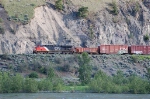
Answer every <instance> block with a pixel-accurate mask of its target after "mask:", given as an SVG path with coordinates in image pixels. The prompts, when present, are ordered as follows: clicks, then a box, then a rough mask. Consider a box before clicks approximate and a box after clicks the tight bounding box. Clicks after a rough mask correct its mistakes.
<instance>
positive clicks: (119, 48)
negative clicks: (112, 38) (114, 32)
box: [98, 45, 128, 54]
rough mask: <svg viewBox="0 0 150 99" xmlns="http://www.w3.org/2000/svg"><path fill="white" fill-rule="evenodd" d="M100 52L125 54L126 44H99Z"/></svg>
mask: <svg viewBox="0 0 150 99" xmlns="http://www.w3.org/2000/svg"><path fill="white" fill-rule="evenodd" d="M98 49H99V53H100V54H127V53H128V45H101V46H99V48H98Z"/></svg>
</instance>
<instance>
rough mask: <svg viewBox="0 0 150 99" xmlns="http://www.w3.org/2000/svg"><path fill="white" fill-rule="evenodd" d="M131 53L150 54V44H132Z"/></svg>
mask: <svg viewBox="0 0 150 99" xmlns="http://www.w3.org/2000/svg"><path fill="white" fill-rule="evenodd" d="M129 54H143V55H146V54H150V46H144V45H131V46H129Z"/></svg>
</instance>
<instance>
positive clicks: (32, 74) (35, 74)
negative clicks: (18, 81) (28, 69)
mask: <svg viewBox="0 0 150 99" xmlns="http://www.w3.org/2000/svg"><path fill="white" fill-rule="evenodd" d="M29 78H38V74H37V73H36V72H32V73H30V74H29Z"/></svg>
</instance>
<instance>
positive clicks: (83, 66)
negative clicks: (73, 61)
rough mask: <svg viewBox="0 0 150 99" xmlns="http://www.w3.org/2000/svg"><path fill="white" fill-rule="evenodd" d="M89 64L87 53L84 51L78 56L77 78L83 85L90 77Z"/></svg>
mask: <svg viewBox="0 0 150 99" xmlns="http://www.w3.org/2000/svg"><path fill="white" fill-rule="evenodd" d="M91 70H92V68H91V66H90V58H89V56H88V53H86V52H84V53H82V55H81V56H80V57H79V78H80V81H81V83H82V84H83V85H85V84H88V83H89V82H90V79H91Z"/></svg>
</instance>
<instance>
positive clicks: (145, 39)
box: [143, 34, 149, 42]
mask: <svg viewBox="0 0 150 99" xmlns="http://www.w3.org/2000/svg"><path fill="white" fill-rule="evenodd" d="M143 40H144V41H145V42H147V41H149V35H148V34H146V35H144V36H143Z"/></svg>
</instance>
